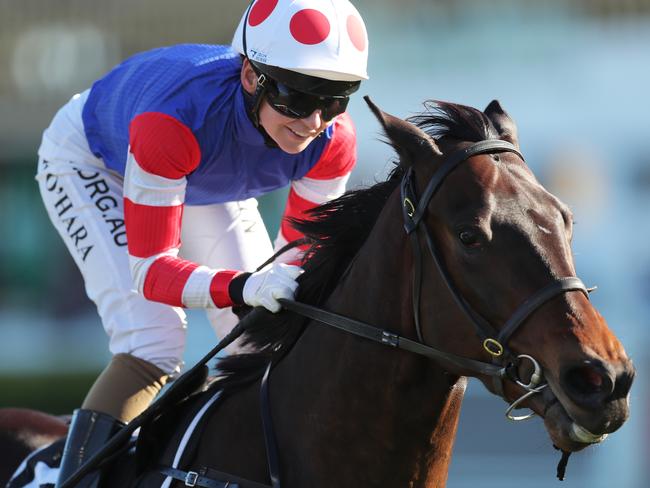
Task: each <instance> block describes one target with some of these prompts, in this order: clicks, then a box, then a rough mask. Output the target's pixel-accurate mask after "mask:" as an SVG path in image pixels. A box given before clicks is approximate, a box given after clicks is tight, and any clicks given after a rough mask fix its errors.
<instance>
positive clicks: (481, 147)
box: [402, 139, 524, 234]
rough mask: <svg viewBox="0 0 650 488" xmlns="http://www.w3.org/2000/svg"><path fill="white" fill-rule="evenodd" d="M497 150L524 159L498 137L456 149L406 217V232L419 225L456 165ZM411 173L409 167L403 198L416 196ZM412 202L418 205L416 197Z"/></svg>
mask: <svg viewBox="0 0 650 488" xmlns="http://www.w3.org/2000/svg"><path fill="white" fill-rule="evenodd" d="M497 152H512V153H515V154H516V155H517V156H519V157H520V158H521V159H522V160H524V157H523V156H522V154H521V153H520V152H519V150H518V149H517V148H516V147H515V146H514V145H513V144H511V143H509V142H507V141H502V140H498V139H488V140H485V141H479V142H475V143H474V144H471V145H470V146H467V147H466V148H464V149H460V150H458V151H456V152H455V153H453V154H452V155H451V156H449V157H448V158H447V159H445V161H444V162H443V163H442V165H441V166H440V167H439V168H438V169H437V170H436V171H435V173H434V174H433V176H432V177H431V179H430V180H429V183H428V184H427V187H426V188H425V189H424V192H423V193H422V197H421V198H420V199H419V202H418V203H417V206H416V207H415V211H414V212H413V214H412V215H409V218H408V219H404V229H405V230H406V233H407V234H410V233H411V232H413V230H415V228H416V227H417V226H418V224H419V223H420V220H422V217H424V214H425V213H426V210H427V207H428V206H429V201H430V200H431V198H432V197H433V195H434V194H435V193H436V191H438V188H439V187H440V185H441V184H442V182H443V181H444V180H445V178H446V177H447V175H448V174H449V173H451V172H452V171H453V170H454V169H455V168H456V166H458V165H459V164H460V163H462V162H463V161H465V160H466V159H469V158H471V157H472V156H476V155H478V154H487V153H497ZM411 174H412V169H411V168H409V171H408V173H407V174H406V175H405V178H404V181H403V182H402V197H403V198H404V197H409V195H413V196H414V194H413V186H412V185H413V183H412V182H411ZM409 198H410V197H409ZM402 201H403V199H402ZM411 202H412V203H413V205H416V203H415V202H416V200H415V199H414V198H413V199H412V200H411Z"/></svg>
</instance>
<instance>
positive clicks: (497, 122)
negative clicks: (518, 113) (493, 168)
mask: <svg viewBox="0 0 650 488" xmlns="http://www.w3.org/2000/svg"><path fill="white" fill-rule="evenodd" d="M484 113H485V115H487V116H488V118H489V119H490V120H491V121H492V124H493V125H494V127H495V128H496V130H497V131H499V135H500V136H501V139H503V140H506V141H508V142H511V143H512V144H514V145H515V146H516V147H519V138H518V136H517V126H516V125H515V122H514V120H512V119H511V118H510V116H509V115H508V114H507V112H506V111H505V110H503V108H502V107H501V104H500V103H499V101H498V100H492V101H491V102H490V104H489V105H488V106H487V107H486V108H485V110H484Z"/></svg>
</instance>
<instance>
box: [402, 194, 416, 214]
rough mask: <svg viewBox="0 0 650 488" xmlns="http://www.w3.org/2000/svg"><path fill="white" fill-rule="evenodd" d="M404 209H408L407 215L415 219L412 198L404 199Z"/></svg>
mask: <svg viewBox="0 0 650 488" xmlns="http://www.w3.org/2000/svg"><path fill="white" fill-rule="evenodd" d="M404 207H406V215H408V216H409V217H413V215H415V205H413V202H412V201H411V199H410V198H408V197H407V198H405V199H404Z"/></svg>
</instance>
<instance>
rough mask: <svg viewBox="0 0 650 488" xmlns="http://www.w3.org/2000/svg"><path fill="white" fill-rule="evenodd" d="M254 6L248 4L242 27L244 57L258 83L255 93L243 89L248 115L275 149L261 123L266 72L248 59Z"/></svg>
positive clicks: (267, 142) (267, 143)
mask: <svg viewBox="0 0 650 488" xmlns="http://www.w3.org/2000/svg"><path fill="white" fill-rule="evenodd" d="M252 7H253V1H251V3H250V4H249V5H248V9H247V10H246V16H245V17H244V26H243V28H242V44H243V47H244V57H245V58H246V60H247V61H248V63H249V64H250V67H251V68H252V69H253V71H254V72H255V74H256V75H257V84H256V85H255V93H254V94H253V95H250V94H249V93H248V92H247V91H246V90H244V89H243V87H242V91H243V92H244V99H245V100H246V108H247V112H248V117H249V118H250V119H251V122H253V125H254V126H255V128H256V129H257V130H258V131H259V132H260V134H262V137H263V138H264V144H265V145H266V146H267V147H270V148H272V149H275V148H277V147H279V146H278V144H277V143H276V142H275V141H274V140H273V138H271V136H270V135H269V134H268V132H266V130H265V129H264V127H262V124H260V106H261V105H262V101H263V100H264V95H266V76H265V75H264V73H258V72H257V70H256V69H254V68H253V63H251V60H250V59H248V48H247V47H246V24H248V16H249V14H250V13H251V8H252Z"/></svg>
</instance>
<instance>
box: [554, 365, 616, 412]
mask: <svg viewBox="0 0 650 488" xmlns="http://www.w3.org/2000/svg"><path fill="white" fill-rule="evenodd" d="M563 383H564V387H565V389H566V391H567V392H568V393H569V394H570V395H571V397H572V399H573V401H575V402H576V403H579V404H583V405H585V406H596V405H595V404H596V403H598V402H600V401H602V400H604V399H605V398H606V397H607V396H608V395H609V394H610V393H611V392H612V391H613V389H614V381H613V380H612V378H611V375H610V374H609V373H608V371H607V370H606V369H605V368H604V367H603V366H601V365H600V364H593V363H590V362H586V363H583V364H580V365H579V366H575V367H573V368H569V369H568V370H566V372H565V373H564V376H563Z"/></svg>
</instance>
